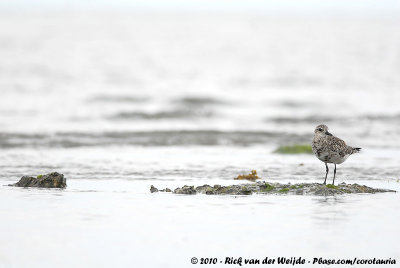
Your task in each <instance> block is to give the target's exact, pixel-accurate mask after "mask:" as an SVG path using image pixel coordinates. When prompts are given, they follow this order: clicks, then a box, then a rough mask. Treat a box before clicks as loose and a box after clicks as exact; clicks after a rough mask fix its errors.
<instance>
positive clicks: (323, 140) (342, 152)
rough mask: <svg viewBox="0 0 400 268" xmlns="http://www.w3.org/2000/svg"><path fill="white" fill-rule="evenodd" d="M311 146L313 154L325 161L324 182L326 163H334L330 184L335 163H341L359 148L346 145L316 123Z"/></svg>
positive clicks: (334, 174)
mask: <svg viewBox="0 0 400 268" xmlns="http://www.w3.org/2000/svg"><path fill="white" fill-rule="evenodd" d="M311 147H312V151H313V153H314V154H315V156H316V157H317V158H318V159H319V160H321V161H322V162H324V163H325V167H326V174H325V181H324V184H326V178H327V177H328V172H329V168H328V163H331V164H335V170H334V172H333V182H332V185H334V184H335V177H336V165H339V164H341V163H343V162H344V161H346V159H347V158H348V157H349V156H350V155H351V154H354V153H358V152H359V151H360V150H361V148H354V147H351V146H348V145H346V143H345V142H344V141H343V140H341V139H339V138H337V137H335V136H333V135H332V134H331V133H329V131H328V127H327V126H326V125H318V126H317V127H316V128H315V130H314V138H313V140H312V143H311Z"/></svg>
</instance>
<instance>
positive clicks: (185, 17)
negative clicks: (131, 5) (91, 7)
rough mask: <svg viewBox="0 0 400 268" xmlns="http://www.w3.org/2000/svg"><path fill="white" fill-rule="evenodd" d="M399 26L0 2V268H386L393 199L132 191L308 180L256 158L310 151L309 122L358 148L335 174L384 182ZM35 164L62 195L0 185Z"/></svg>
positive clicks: (399, 145)
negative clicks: (61, 180)
mask: <svg viewBox="0 0 400 268" xmlns="http://www.w3.org/2000/svg"><path fill="white" fill-rule="evenodd" d="M399 26H400V19H399V17H393V16H384V15H376V14H375V15H374V14H372V15H371V14H357V15H354V14H353V15H346V14H341V15H334V14H333V15H332V14H331V15H329V16H323V15H322V14H309V15H307V16H305V15H296V14H294V15H293V14H292V15H290V14H286V15H280V14H271V13H268V14H263V13H261V12H259V13H257V12H256V13H249V12H186V13H185V12H176V13H174V12H172V11H169V12H130V11H125V12H124V11H119V12H116V11H113V10H110V11H105V10H103V11H91V12H84V11H80V12H74V11H68V12H41V11H36V12H19V13H16V12H14V13H13V12H1V15H0V267H4V268H9V267H196V265H201V264H200V263H201V261H203V262H204V260H206V259H211V260H212V261H214V259H216V260H217V261H216V264H211V266H219V267H238V266H239V265H238V264H233V263H232V264H226V263H225V262H226V258H233V259H238V258H242V259H245V258H248V259H250V258H253V259H260V260H262V259H265V258H266V257H268V258H279V257H285V258H292V257H295V258H299V257H301V258H304V259H305V260H306V261H305V264H302V265H301V264H299V266H301V267H317V266H318V264H313V260H314V258H322V259H327V260H331V259H334V260H340V259H351V260H353V259H354V258H359V259H374V258H376V259H384V260H387V259H391V260H396V261H397V265H398V264H399V263H400V246H399V239H400V230H399V228H398V226H399V222H400V196H399V194H398V193H379V194H354V195H340V196H293V195H261V194H253V195H251V196H208V195H202V194H198V195H191V196H185V195H175V194H173V193H160V192H159V193H150V186H151V185H154V186H155V187H157V188H166V187H168V188H171V189H172V190H173V189H174V188H176V187H181V186H183V185H194V186H199V185H204V184H210V185H214V184H220V185H231V184H236V183H240V182H238V181H235V180H234V179H233V178H234V177H236V176H237V175H239V174H247V173H249V172H250V171H251V170H257V172H258V174H259V176H260V177H261V178H262V180H265V181H267V182H268V181H269V182H282V183H283V182H285V183H286V182H291V183H299V182H310V183H311V182H321V183H322V182H323V179H324V176H325V166H324V164H323V163H322V162H320V161H319V160H318V159H317V158H315V156H313V155H310V154H300V155H280V154H276V153H274V150H275V149H276V148H277V147H278V146H281V145H293V144H310V142H311V140H312V137H313V131H314V128H315V126H317V125H318V124H321V123H324V124H326V125H328V127H329V131H330V132H331V133H333V134H334V135H335V136H338V137H340V138H342V139H343V140H345V141H346V142H347V143H348V144H349V145H351V146H354V147H362V152H361V153H360V154H357V155H352V156H351V157H349V159H348V160H347V161H346V162H345V163H343V164H341V165H339V166H338V169H337V174H336V181H335V182H336V183H342V182H345V183H358V184H362V185H367V186H371V187H377V188H385V189H392V190H397V191H399V190H400V183H399V179H400V105H399V101H400V31H399V30H398V29H399ZM53 171H57V172H59V173H62V174H64V175H65V177H66V178H67V188H66V189H63V190H59V189H37V188H16V187H10V186H8V184H11V183H15V182H17V181H18V180H19V179H20V178H21V177H22V176H24V175H31V176H37V175H39V174H47V173H49V172H53ZM331 171H333V167H331ZM332 177H333V174H332V173H330V174H329V176H328V182H330V181H331V179H332ZM194 258H196V259H197V260H198V263H197V264H192V263H193V260H194ZM208 265H210V264H208ZM243 266H250V265H245V264H244V263H243ZM255 266H257V265H255ZM279 266H282V265H279ZM284 266H289V265H284ZM341 266H343V267H347V266H348V267H350V266H349V265H341ZM369 266H371V267H376V265H368V264H367V265H362V267H369ZM391 266H393V267H394V266H396V265H389V266H388V267H391Z"/></svg>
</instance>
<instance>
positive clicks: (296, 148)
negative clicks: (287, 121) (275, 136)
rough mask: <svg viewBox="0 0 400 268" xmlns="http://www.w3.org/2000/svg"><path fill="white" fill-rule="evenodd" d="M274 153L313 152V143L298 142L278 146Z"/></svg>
mask: <svg viewBox="0 0 400 268" xmlns="http://www.w3.org/2000/svg"><path fill="white" fill-rule="evenodd" d="M274 153H278V154H311V153H312V149H311V145H307V144H296V145H286V146H280V147H278V148H277V149H276V150H275V151H274Z"/></svg>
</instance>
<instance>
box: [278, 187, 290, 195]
mask: <svg viewBox="0 0 400 268" xmlns="http://www.w3.org/2000/svg"><path fill="white" fill-rule="evenodd" d="M288 192H289V188H282V189H280V190H279V191H278V193H281V194H287V193H288Z"/></svg>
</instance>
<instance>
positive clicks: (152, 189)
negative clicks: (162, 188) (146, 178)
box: [150, 185, 158, 193]
mask: <svg viewBox="0 0 400 268" xmlns="http://www.w3.org/2000/svg"><path fill="white" fill-rule="evenodd" d="M156 192H158V189H157V188H156V187H154V186H153V185H152V186H151V187H150V193H156Z"/></svg>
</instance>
